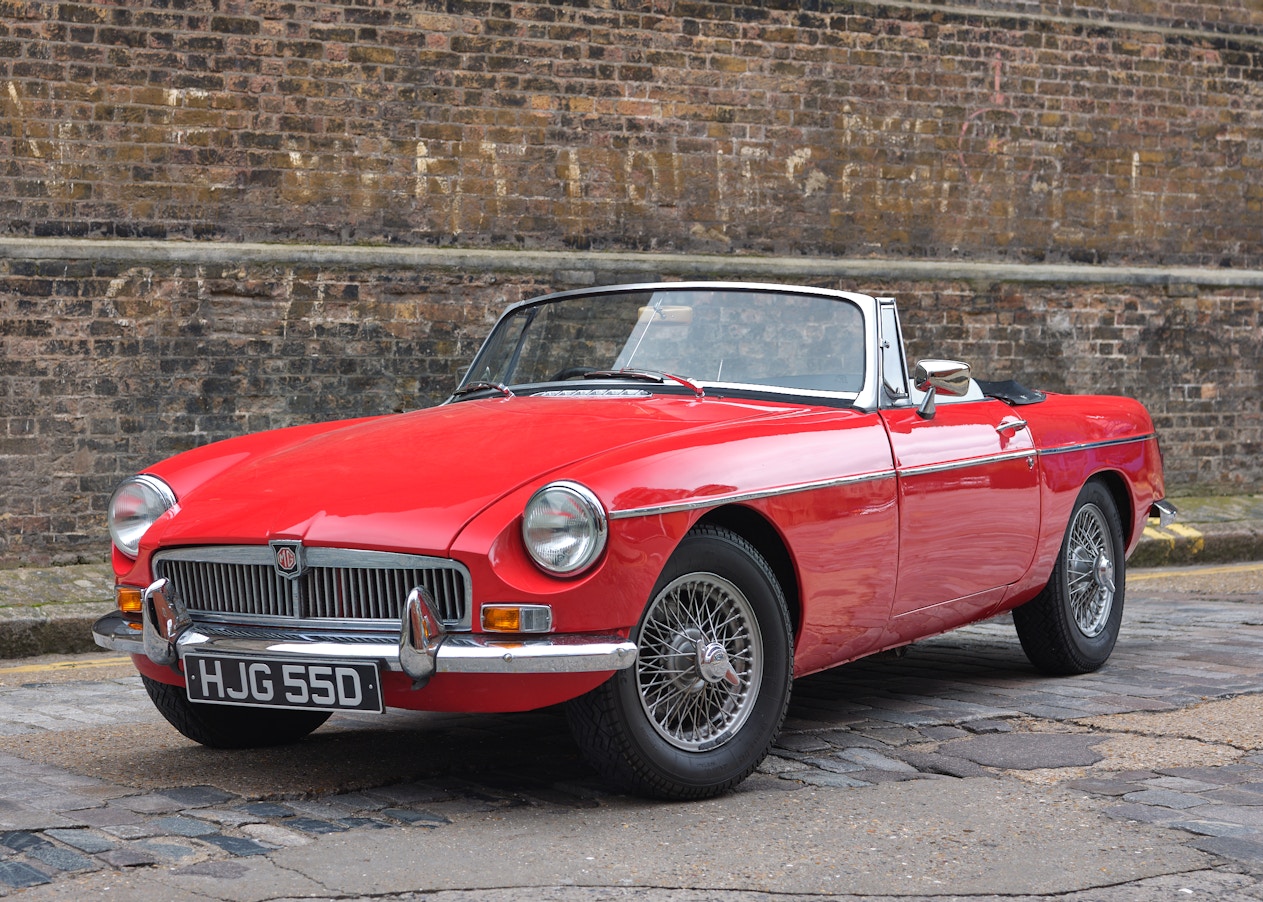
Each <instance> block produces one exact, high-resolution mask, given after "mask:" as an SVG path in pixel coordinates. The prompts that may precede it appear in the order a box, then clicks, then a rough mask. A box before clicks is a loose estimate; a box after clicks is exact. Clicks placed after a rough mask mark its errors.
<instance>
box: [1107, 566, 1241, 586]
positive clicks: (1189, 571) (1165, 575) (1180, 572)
mask: <svg viewBox="0 0 1263 902" xmlns="http://www.w3.org/2000/svg"><path fill="white" fill-rule="evenodd" d="M1260 570H1263V564H1230V565H1227V566H1224V567H1165V568H1163V569H1162V571H1161V572H1159V573H1153V572H1148V571H1146V572H1143V573H1137V572H1136V571H1135V570H1129V571H1128V573H1127V582H1133V581H1137V580H1145V579H1172V578H1175V577H1180V576H1214V575H1216V574H1220V573H1257V572H1258V571H1260Z"/></svg>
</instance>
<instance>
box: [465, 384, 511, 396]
mask: <svg viewBox="0 0 1263 902" xmlns="http://www.w3.org/2000/svg"><path fill="white" fill-rule="evenodd" d="M480 391H494V392H499V393H500V394H502V395H504V396H505V397H506V398H512V397H513V392H511V391H509V388H508V386H507V385H501V384H500V383H499V382H469V383H466V384H465V385H462V386H461V387H460V388H458V389H456V391H454V392H452V397H453V398H460V397H463V396H464V395H472V394H473V393H474V392H480Z"/></svg>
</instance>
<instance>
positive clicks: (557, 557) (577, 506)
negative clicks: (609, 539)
mask: <svg viewBox="0 0 1263 902" xmlns="http://www.w3.org/2000/svg"><path fill="white" fill-rule="evenodd" d="M605 534H606V522H605V508H603V507H602V506H601V502H600V501H599V500H598V499H597V497H596V495H594V494H592V491H591V490H590V489H588V488H586V487H585V486H582V485H579V484H578V483H577V482H552V483H549V484H548V485H546V486H544V487H543V488H542V489H540V490H539V491H538V492H536V493H535V494H534V495H532V496H531V500H530V501H528V502H527V503H526V511H525V513H524V514H523V515H522V540H523V541H524V542H525V543H526V550H527V551H528V552H529V553H530V555H531V558H532V560H534V561H535V563H537V564H539V566H540V567H542V568H543V569H545V570H547V571H548V572H549V573H556V574H559V575H566V574H573V573H578V572H580V571H581V570H584V569H586V568H587V567H589V566H591V565H592V563H593V562H594V561H595V560H596V559H597V558H598V557H599V556H600V554H601V550H602V549H604V548H605Z"/></svg>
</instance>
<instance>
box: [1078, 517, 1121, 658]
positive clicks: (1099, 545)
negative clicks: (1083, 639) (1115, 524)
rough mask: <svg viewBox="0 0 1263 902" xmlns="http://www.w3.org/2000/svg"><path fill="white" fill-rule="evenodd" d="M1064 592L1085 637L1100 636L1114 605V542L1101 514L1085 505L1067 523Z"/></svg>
mask: <svg viewBox="0 0 1263 902" xmlns="http://www.w3.org/2000/svg"><path fill="white" fill-rule="evenodd" d="M1066 550H1067V556H1066V562H1067V567H1066V579H1067V586H1066V589H1067V591H1068V594H1069V602H1070V614H1071V616H1072V617H1073V618H1074V623H1075V625H1076V626H1077V627H1078V628H1079V632H1081V633H1083V635H1085V636H1087V637H1088V638H1094V637H1096V636H1099V635H1100V634H1101V631H1102V630H1104V629H1105V626H1106V624H1107V623H1109V619H1110V614H1111V612H1112V608H1113V605H1114V592H1115V582H1114V580H1115V573H1114V543H1113V540H1112V539H1111V537H1110V531H1109V525H1108V523H1107V522H1106V519H1105V514H1104V513H1103V512H1102V511H1101V509H1100V508H1099V507H1097V506H1096V505H1095V504H1085V505H1083V506H1082V507H1081V508H1079V510H1078V512H1077V513H1076V514H1075V518H1074V521H1073V522H1072V523H1071V524H1070V535H1069V539H1068V541H1067V546H1066Z"/></svg>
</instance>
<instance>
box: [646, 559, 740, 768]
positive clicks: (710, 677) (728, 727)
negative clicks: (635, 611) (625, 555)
mask: <svg viewBox="0 0 1263 902" xmlns="http://www.w3.org/2000/svg"><path fill="white" fill-rule="evenodd" d="M639 646H640V654H639V660H638V662H637V665H636V684H637V688H638V691H639V698H640V705H641V708H642V709H643V710H644V712H645V716H646V717H647V718H648V719H649V723H650V724H651V725H652V726H653V728H654V730H655V731H657V733H658V735H659V736H661V737H662V738H663V739H664V740H666V741H667V742H668V743H669V744H670V745H672V746H674V747H675V748H677V749H681V750H683V751H688V752H703V751H707V750H709V749H714V748H718V747H719V746H722V745H723V744H724V743H726V742H728V740H730V739H731V738H732V737H733V736H735V735H737V733H738V732H740V730H741V728H742V726H743V725H744V724H745V722H746V720H747V719H748V718H749V717H750V713H751V711H752V710H753V709H754V706H755V702H756V701H757V700H758V698H759V688H760V683H761V680H762V673H763V636H762V633H761V631H760V629H759V623H758V619H757V618H756V616H755V613H754V609H753V608H752V607H751V605H750V601H749V600H748V599H747V598H746V596H745V594H744V593H742V591H741V590H740V589H738V588H737V586H735V585H734V584H733V583H732V582H730V581H728V580H726V579H724V578H723V577H721V576H717V575H715V574H713V573H688V574H685V575H684V576H681V577H679V578H678V579H675V580H673V581H672V582H670V583H669V584H668V585H667V586H666V587H665V588H664V589H663V590H662V591H661V592H660V593H658V595H657V597H656V598H654V600H653V603H652V604H651V605H650V607H649V609H648V611H647V612H646V614H645V617H644V620H643V622H642V626H641V630H640V639H639Z"/></svg>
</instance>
